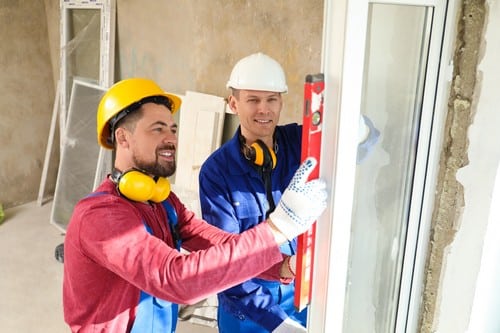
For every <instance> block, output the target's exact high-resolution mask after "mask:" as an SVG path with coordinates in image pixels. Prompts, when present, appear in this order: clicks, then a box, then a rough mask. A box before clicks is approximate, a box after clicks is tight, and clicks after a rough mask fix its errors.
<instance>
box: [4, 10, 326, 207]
mask: <svg viewBox="0 0 500 333" xmlns="http://www.w3.org/2000/svg"><path fill="white" fill-rule="evenodd" d="M116 8H117V13H116V49H115V52H116V57H115V81H116V80H119V79H123V78H126V77H132V76H143V77H149V78H152V79H154V80H156V81H157V82H158V83H159V84H160V85H161V86H162V87H163V88H164V89H166V90H170V91H172V92H174V93H178V94H184V93H185V91H186V90H193V91H199V92H203V93H208V94H214V95H219V96H226V95H227V90H226V89H225V84H226V81H227V79H228V77H229V74H230V71H231V68H232V66H233V65H234V63H235V62H236V61H237V60H239V59H240V58H241V57H243V56H246V55H248V54H250V53H253V52H257V51H262V52H265V53H267V54H269V55H270V56H272V57H274V58H275V59H277V60H278V61H279V62H281V64H282V65H283V67H284V69H285V71H286V75H287V79H288V86H289V93H288V95H286V96H285V109H284V111H283V113H282V116H281V122H283V123H287V122H291V121H296V122H300V121H301V117H302V115H301V112H302V100H303V81H304V77H305V75H306V74H309V73H315V72H318V71H319V70H320V64H321V40H322V27H323V1H322V0H311V1H302V0H279V1H271V2H270V1H266V0H254V1H224V0H211V1H209V2H208V1H195V0H187V1H184V0H172V1H157V0H141V1H130V0H117V1H116ZM59 17H60V15H59V0H43V1H41V0H37V1H28V0H2V1H0V42H2V45H8V47H2V49H1V50H0V66H1V67H2V71H4V73H2V76H1V77H0V85H1V86H5V87H6V89H4V92H5V91H6V92H7V93H3V94H2V96H1V97H0V106H2V111H1V112H0V141H1V142H2V144H4V145H5V147H6V148H2V150H1V151H0V165H1V168H0V189H1V191H0V202H2V203H3V204H4V206H5V207H12V206H17V205H20V204H23V203H26V202H30V201H33V200H35V199H36V197H37V193H38V188H39V184H40V176H41V172H42V168H43V163H44V156H45V149H46V144H47V139H48V134H49V128H50V120H51V115H52V106H53V102H54V95H55V94H54V90H55V89H54V87H55V86H56V82H57V79H58V77H59V24H60V20H59ZM4 68H5V69H4ZM27 92H28V93H27ZM21 97H22V102H19V100H20V99H21ZM28 119H29V121H26V120H28ZM19 124H22V127H21V128H22V130H19V126H18V125H19ZM26 133H29V135H26ZM9 142H15V143H16V145H7V143H9ZM55 142H56V144H55V146H56V147H55V148H56V149H58V147H57V146H58V145H57V140H56V141H55ZM51 163H52V165H55V166H56V167H57V163H58V156H57V151H56V156H55V157H53V161H52V162H51ZM51 170H52V172H51V176H52V177H49V179H48V182H47V192H51V191H53V189H54V188H55V179H56V172H57V170H56V169H55V168H52V169H51Z"/></svg>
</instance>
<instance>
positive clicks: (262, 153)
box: [250, 140, 276, 169]
mask: <svg viewBox="0 0 500 333" xmlns="http://www.w3.org/2000/svg"><path fill="white" fill-rule="evenodd" d="M250 147H251V148H253V149H250V156H251V158H252V159H253V163H255V164H256V165H258V166H271V168H272V169H274V168H275V167H276V154H275V153H274V151H273V150H272V149H269V148H268V147H267V145H266V144H265V143H264V142H263V141H261V140H257V141H255V142H254V143H252V144H251V145H250Z"/></svg>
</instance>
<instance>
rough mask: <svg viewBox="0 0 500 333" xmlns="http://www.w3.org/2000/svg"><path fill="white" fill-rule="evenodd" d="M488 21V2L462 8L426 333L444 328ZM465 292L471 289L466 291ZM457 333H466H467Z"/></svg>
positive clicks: (473, 0)
mask: <svg viewBox="0 0 500 333" xmlns="http://www.w3.org/2000/svg"><path fill="white" fill-rule="evenodd" d="M485 15H486V9H485V1H484V0H470V1H468V0H466V1H463V2H462V6H461V11H460V16H459V17H460V18H459V20H458V25H459V26H458V29H457V31H458V34H457V37H456V42H455V56H454V73H453V82H452V91H451V94H450V98H449V103H448V115H447V120H446V134H445V141H444V146H443V152H442V154H441V167H440V173H439V180H438V185H437V188H436V204H435V209H434V213H433V221H432V230H431V241H430V248H429V258H428V263H427V270H426V271H427V275H426V285H425V290H424V295H423V307H422V309H423V313H422V320H421V330H420V332H423V333H427V332H429V333H430V332H436V327H437V326H438V324H439V318H440V312H439V310H440V302H441V297H442V294H443V280H444V270H445V269H446V267H447V262H448V259H449V258H448V256H449V254H450V246H451V244H452V243H453V242H455V241H456V234H457V232H458V231H459V230H460V228H461V227H462V222H463V221H462V220H463V210H464V207H465V200H464V186H463V184H462V182H460V181H459V179H458V178H457V173H458V172H459V170H460V169H462V168H464V167H465V166H467V165H468V164H469V154H468V151H469V139H468V130H469V128H470V126H471V124H472V123H473V121H474V117H475V114H476V111H477V110H476V105H475V103H474V101H475V99H474V98H477V96H478V93H479V87H478V86H477V84H476V83H477V77H478V73H477V67H478V62H479V61H480V59H481V53H480V50H481V45H482V43H483V37H482V36H483V26H484V22H485ZM465 262H466V261H465V260H464V261H462V263H465ZM466 269H468V270H469V271H470V270H472V271H473V272H471V273H472V274H473V276H475V274H477V266H476V267H468V268H466ZM452 278H454V279H456V280H458V281H462V282H463V284H462V286H463V288H461V290H460V292H461V299H462V306H466V307H467V306H468V305H467V304H470V303H469V302H472V297H473V288H472V289H470V288H468V287H470V284H467V283H464V282H465V278H466V277H465V276H464V275H460V276H458V275H455V276H454V277H452ZM472 283H473V281H472ZM466 286H468V287H467V288H465V287H466ZM471 290H472V292H471ZM455 303H456V302H455ZM455 317H456V318H455V319H456V322H463V321H465V323H467V321H468V318H467V316H460V315H458V316H457V314H455ZM448 319H449V318H448ZM445 331H446V330H445ZM445 331H440V332H445ZM458 331H460V332H462V330H458ZM458 331H446V332H458Z"/></svg>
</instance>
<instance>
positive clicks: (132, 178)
mask: <svg viewBox="0 0 500 333" xmlns="http://www.w3.org/2000/svg"><path fill="white" fill-rule="evenodd" d="M118 190H119V191H120V193H121V194H122V195H123V196H125V197H126V198H127V199H130V200H133V201H148V200H151V201H153V202H161V201H163V200H165V199H166V198H167V197H168V195H169V194H170V183H169V181H168V179H167V178H164V177H160V178H159V179H158V180H157V181H155V180H154V179H153V178H151V177H150V176H148V175H146V174H144V173H142V172H140V171H138V170H130V171H127V172H125V173H123V174H122V175H121V176H120V178H119V180H118Z"/></svg>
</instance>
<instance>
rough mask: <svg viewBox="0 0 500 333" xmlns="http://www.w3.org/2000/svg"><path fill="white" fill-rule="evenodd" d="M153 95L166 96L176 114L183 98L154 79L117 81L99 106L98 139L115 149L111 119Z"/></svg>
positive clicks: (101, 143)
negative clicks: (170, 91)
mask: <svg viewBox="0 0 500 333" xmlns="http://www.w3.org/2000/svg"><path fill="white" fill-rule="evenodd" d="M153 96H163V97H166V98H167V99H168V100H169V101H170V103H171V105H172V107H171V110H170V111H171V112H172V114H174V113H175V112H177V110H179V108H180V106H181V99H180V98H179V97H178V96H176V95H174V94H172V93H168V92H165V91H163V89H161V88H160V87H159V86H158V85H157V84H156V83H155V82H154V81H152V80H149V79H143V78H130V79H125V80H122V81H119V82H117V83H115V84H114V85H113V86H112V87H111V88H109V90H108V91H107V92H106V93H105V94H104V96H103V97H102V98H101V101H100V102H99V106H98V108H97V141H98V142H99V144H100V145H101V146H102V147H104V148H107V149H113V144H112V142H111V141H112V140H111V134H112V133H110V128H109V121H110V120H111V119H113V118H114V117H115V116H116V115H117V114H118V113H120V112H121V111H123V110H126V109H127V108H128V107H130V106H131V105H132V104H135V103H138V102H140V101H141V100H143V99H144V98H147V97H153Z"/></svg>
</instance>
